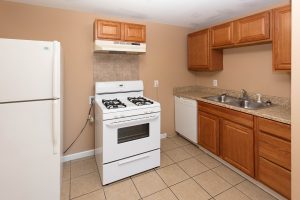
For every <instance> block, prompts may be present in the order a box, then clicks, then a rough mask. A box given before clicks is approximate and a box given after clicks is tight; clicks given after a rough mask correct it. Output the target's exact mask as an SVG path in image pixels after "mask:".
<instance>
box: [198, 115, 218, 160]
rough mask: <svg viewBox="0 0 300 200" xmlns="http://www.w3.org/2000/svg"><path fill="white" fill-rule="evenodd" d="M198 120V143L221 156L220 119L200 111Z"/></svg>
mask: <svg viewBox="0 0 300 200" xmlns="http://www.w3.org/2000/svg"><path fill="white" fill-rule="evenodd" d="M198 120H199V123H198V124H199V129H198V143H199V144H200V145H201V146H203V147H204V148H206V149H207V150H209V151H211V152H212V153H214V154H216V155H219V118H218V117H216V116H214V115H211V114H208V113H205V112H201V111H200V112H199V114H198Z"/></svg>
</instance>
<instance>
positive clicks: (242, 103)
mask: <svg viewBox="0 0 300 200" xmlns="http://www.w3.org/2000/svg"><path fill="white" fill-rule="evenodd" d="M204 99H207V100H211V101H215V102H219V103H224V104H227V105H231V106H236V107H239V108H245V109H249V110H258V109H263V108H268V107H270V106H272V103H271V102H270V101H268V102H261V103H258V102H256V101H254V100H251V99H241V98H236V97H232V96H228V95H225V94H223V95H217V96H209V97H204Z"/></svg>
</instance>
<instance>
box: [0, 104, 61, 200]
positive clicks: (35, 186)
mask: <svg viewBox="0 0 300 200" xmlns="http://www.w3.org/2000/svg"><path fill="white" fill-rule="evenodd" d="M54 104H56V105H55V106H53V105H54ZM57 110H59V101H36V102H25V103H9V104H0V123H1V125H0V159H1V165H0V169H1V170H0V177H1V178H0V185H1V187H0V199H9V200H20V199H22V200H41V199H43V200H59V198H60V185H61V184H60V180H61V168H60V167H61V162H60V154H59V153H57V152H60V151H61V150H60V149H55V148H59V147H60V139H59V138H60V137H59V135H60V133H59V126H60V125H59V119H58V120H57V117H58V118H59V114H57ZM55 123H56V124H55ZM57 123H58V124H57ZM57 131H58V132H57Z"/></svg>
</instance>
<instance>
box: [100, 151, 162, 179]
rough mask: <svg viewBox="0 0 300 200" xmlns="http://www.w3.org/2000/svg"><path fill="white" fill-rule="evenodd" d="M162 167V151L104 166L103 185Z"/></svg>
mask: <svg viewBox="0 0 300 200" xmlns="http://www.w3.org/2000/svg"><path fill="white" fill-rule="evenodd" d="M158 166H160V150H159V149H158V150H154V151H150V152H146V153H143V154H139V155H136V156H132V157H129V158H125V159H122V160H119V161H115V162H112V163H108V164H105V165H103V169H102V170H103V172H102V173H101V172H100V174H101V175H102V177H101V178H102V183H103V185H106V184H108V183H111V182H114V181H117V180H120V179H123V178H126V177H129V176H132V175H134V174H137V173H140V172H143V171H146V170H149V169H152V168H154V167H158Z"/></svg>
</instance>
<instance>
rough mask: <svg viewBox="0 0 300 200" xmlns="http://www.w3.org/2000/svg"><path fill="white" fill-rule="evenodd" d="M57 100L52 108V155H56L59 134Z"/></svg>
mask: <svg viewBox="0 0 300 200" xmlns="http://www.w3.org/2000/svg"><path fill="white" fill-rule="evenodd" d="M59 114H60V111H59V100H54V101H53V106H52V145H53V154H57V153H58V151H59V142H58V140H59V132H60V127H59V123H60V119H59V117H58V116H59Z"/></svg>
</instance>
